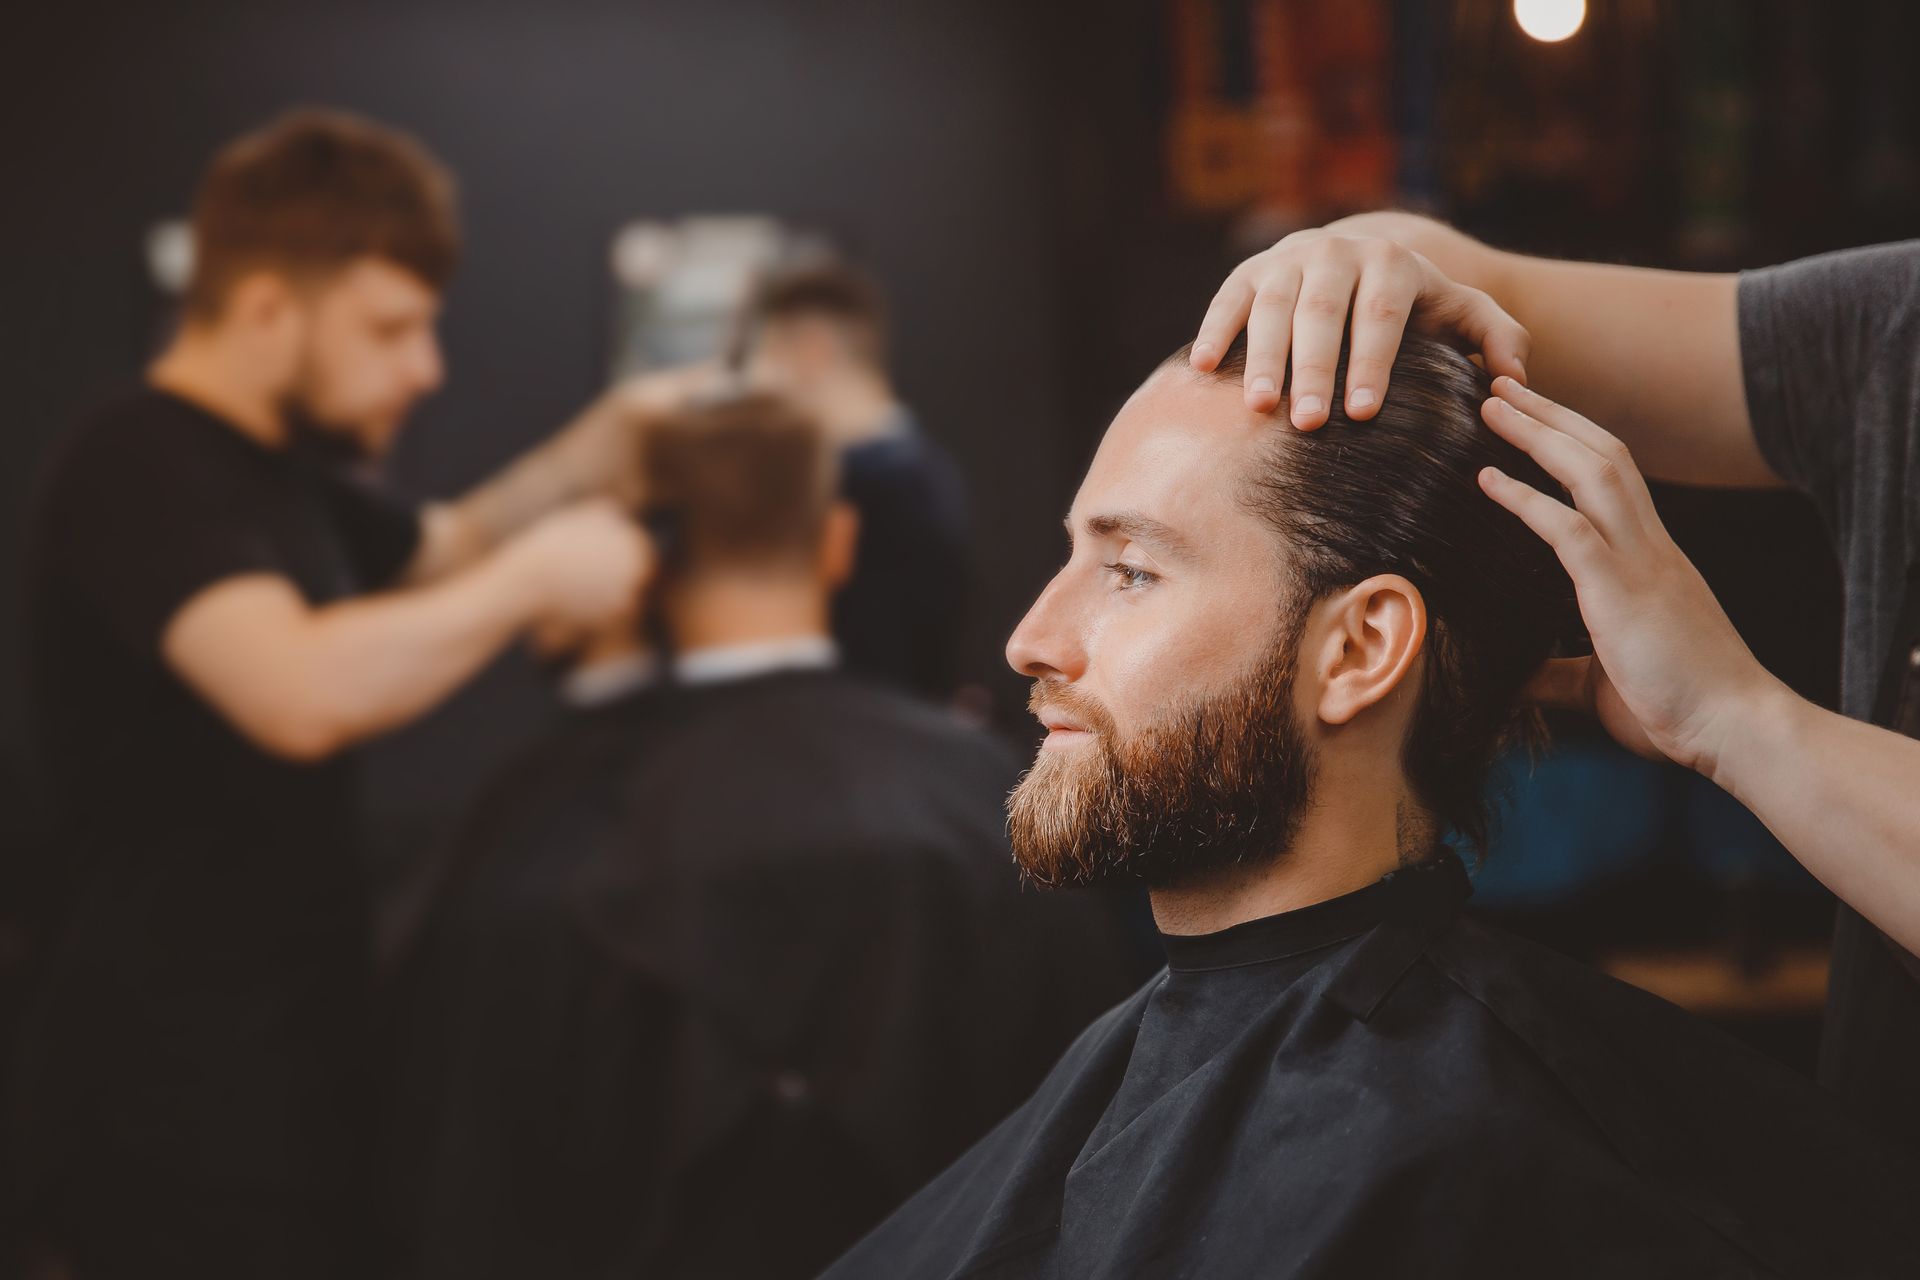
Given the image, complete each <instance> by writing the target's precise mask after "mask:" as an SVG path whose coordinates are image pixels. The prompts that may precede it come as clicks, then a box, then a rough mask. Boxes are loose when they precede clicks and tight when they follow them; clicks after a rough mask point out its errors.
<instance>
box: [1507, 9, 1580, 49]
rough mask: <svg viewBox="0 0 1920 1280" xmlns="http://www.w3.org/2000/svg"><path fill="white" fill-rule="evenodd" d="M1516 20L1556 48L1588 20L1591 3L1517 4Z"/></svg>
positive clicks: (1534, 35) (1539, 39)
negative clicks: (1556, 45) (1588, 7)
mask: <svg viewBox="0 0 1920 1280" xmlns="http://www.w3.org/2000/svg"><path fill="white" fill-rule="evenodd" d="M1513 20H1514V21H1515V22H1517V23H1519V24H1520V29H1521V30H1522V31H1524V32H1526V33H1527V34H1528V35H1530V36H1532V37H1533V38H1534V39H1535V40H1538V41H1540V42H1541V43H1543V44H1554V43H1556V42H1558V41H1561V40H1565V39H1566V38H1567V37H1568V36H1570V35H1572V34H1573V33H1574V32H1576V31H1578V30H1579V29H1580V24H1581V23H1583V22H1585V21H1586V20H1587V0H1513Z"/></svg>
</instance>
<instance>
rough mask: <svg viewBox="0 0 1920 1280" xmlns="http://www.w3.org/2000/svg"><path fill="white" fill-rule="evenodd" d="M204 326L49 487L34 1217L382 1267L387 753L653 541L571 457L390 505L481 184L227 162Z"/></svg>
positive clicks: (324, 1267) (20, 1116)
mask: <svg viewBox="0 0 1920 1280" xmlns="http://www.w3.org/2000/svg"><path fill="white" fill-rule="evenodd" d="M193 231H194V242H195V259H194V266H193V274H192V278H191V281H190V284H189V288H188V291H187V295H186V299H185V315H184V317H183V321H182V324H181V327H180V328H179V330H178V333H177V335H176V336H175V337H174V338H173V340H172V341H171V343H170V344H169V345H168V346H167V347H166V349H165V350H164V351H163V352H162V353H161V354H160V356H159V358H158V359H156V360H155V361H154V363H153V364H152V365H151V366H150V367H149V368H148V370H147V371H146V376H145V378H144V381H143V383H142V385H141V386H140V387H139V388H138V389H137V390H134V391H131V392H129V393H127V394H124V395H122V396H121V397H120V398H118V399H116V400H113V401H112V402H111V403H109V404H108V405H106V407H104V408H102V409H101V410H99V411H98V412H97V413H95V414H94V415H93V416H92V417H90V418H89V419H87V420H86V421H85V422H83V423H81V424H80V425H79V426H78V428H77V429H76V430H74V431H72V432H71V433H70V434H69V435H68V436H67V437H66V438H65V439H64V440H63V441H62V442H61V445H60V447H59V448H58V449H57V451H56V453H55V455H54V457H53V460H52V462H51V464H50V466H49V468H48V470H47V472H46V474H45V475H44V476H43V477H42V484H41V488H40V491H39V494H38V499H37V505H36V508H35V512H34V515H33V518H32V529H31V540H32V549H31V552H30V563H29V591H30V598H29V609H30V614H29V626H30V629H31V640H30V649H31V658H30V660H31V668H32V669H31V674H32V682H33V694H34V698H35V719H36V729H37V735H38V741H39V746H40V750H41V752H42V756H43V760H44V764H45V768H46V773H47V776H48V779H49V782H50V785H51V789H52V792H53V794H52V797H51V798H52V801H53V804H54V807H55V811H56V824H57V837H58V838H57V844H56V847H57V855H58V856H59V857H60V858H62V859H64V860H66V862H67V863H68V864H69V865H70V867H71V874H72V877H73V880H74V884H73V888H72V890H71V893H70V894H69V895H68V901H67V902H66V904H65V909H64V912H63V918H62V920H61V922H60V924H59V926H58V927H57V928H56V929H55V930H54V931H53V936H52V939H51V941H50V943H49V948H50V950H49V954H48V955H47V956H46V957H45V964H44V980H43V982H42V984H41V986H40V989H39V990H38V991H37V993H36V996H35V1000H34V1006H33V1008H32V1010H31V1011H30V1013H29V1016H28V1023H27V1026H26V1027H25V1029H24V1034H23V1036H22V1045H21V1049H22V1061H21V1064H20V1075H19V1091H18V1096H17V1099H16V1101H17V1107H16V1109H15V1113H14V1115H13V1117H12V1124H11V1126H10V1128H11V1129H12V1132H11V1133H9V1134H8V1135H7V1143H8V1145H9V1146H11V1147H12V1148H13V1150H12V1153H11V1157H10V1158H11V1160H12V1162H13V1164H14V1167H15V1169H16V1170H17V1171H18V1173H17V1176H16V1177H15V1179H14V1182H15V1185H14V1186H13V1187H12V1188H11V1190H12V1192H13V1193H14V1196H15V1197H16V1199H15V1205H16V1211H17V1212H19V1213H20V1214H21V1215H22V1220H23V1221H24V1223H25V1224H26V1226H27V1227H28V1230H29V1231H30V1233H31V1235H32V1238H33V1239H34V1240H35V1241H36V1242H37V1248H38V1250H39V1252H40V1253H41V1254H42V1255H44V1257H45V1258H47V1259H49V1260H57V1263H54V1262H50V1263H49V1265H58V1266H59V1267H61V1268H64V1272H63V1273H64V1274H68V1275H71V1276H73V1277H75V1278H76V1280H95V1278H96V1277H115V1276H160V1275H193V1276H196V1277H221V1276H234V1277H241V1276H244V1277H248V1278H250V1280H272V1278H277V1277H295V1276H315V1277H320V1276H327V1277H337V1276H343V1275H353V1274H359V1272H358V1270H357V1268H356V1249H357V1248H358V1246H359V1242H360V1237H361V1225H360V1224H361V1209H360V1205H359V1203H358V1201H359V1199H360V1197H361V1195H362V1194H363V1184H364V1178H363V1174H362V1170H361V1168H360V1163H361V1160H362V1151H361V1147H362V1142H361V1133H360V1126H361V1123H362V1119H363V1116H364V1101H363V1098H362V1085H363V1082H362V1076H363V1067H362V1064H361V1061H360V1059H361V1056H362V1052H363V1044H364V1035H363V1028H362V1010H363V997H364V986H365V982H364V969H365V966H366V964H367V959H366V932H367V930H366V917H367V914H368V909H369V900H368V899H369V891H368V888H367V885H366V884H365V882H364V880H363V868H362V866H361V864H360V861H359V854H358V851H357V848H356V839H355V832H354V829H353V827H354V824H353V820H352V796H351V790H350V789H351V783H352V777H353V774H352V748H353V747H354V746H355V745H356V744H358V743H361V742H364V741H365V740H367V739H369V738H372V737H374V736H376V735H378V734H380V733H382V732H384V731H387V730H390V729H393V728H395V727H397V726H400V725H403V724H405V723H407V722H408V721H410V720H412V719H414V718H415V717H417V716H419V715H421V714H422V713H423V712H425V711H427V710H428V709H430V708H432V707H433V706H434V705H436V704H437V703H439V702H440V701H441V700H442V699H444V698H445V697H447V696H448V695H449V694H451V693H452V692H453V691H454V690H455V689H457V688H458V687H460V685H461V684H462V683H463V682H465V681H466V680H467V679H468V678H469V677H470V676H472V675H473V674H475V673H476V672H477V671H478V670H480V668H481V667H482V666H484V665H485V664H486V663H487V662H488V661H489V660H491V659H492V658H493V657H494V656H495V655H496V654H498V653H499V652H500V651H501V650H502V648H503V647H505V646H506V645H507V644H509V643H510V642H511V641H512V640H513V639H514V638H515V637H516V636H518V635H519V634H521V633H522V632H523V631H525V630H526V629H528V628H529V627H530V626H533V625H535V624H537V623H541V622H550V621H552V620H556V619H558V620H563V621H567V622H571V623H574V624H588V623H591V622H593V621H595V620H597V619H599V618H601V617H604V616H607V615H610V614H618V613H620V612H622V611H625V610H627V609H629V608H630V607H631V604H632V600H633V597H634V594H635V593H636V591H637V590H638V588H639V585H640V583H641V581H642V578H643V575H644V573H645V571H646V564H647V559H648V555H649V552H648V549H647V546H646V542H645V539H644V537H643V535H642V534H641V533H640V532H639V531H638V530H637V529H636V528H635V526H634V525H633V524H632V523H631V522H630V521H629V520H627V519H625V518H624V517H623V516H622V514H621V513H620V512H619V511H618V510H617V508H615V507H614V506H613V504H612V503H610V502H607V501H605V500H596V501H592V502H587V503H582V504H578V505H574V506H572V507H570V508H568V509H564V510H557V511H556V510H553V508H554V507H555V506H556V505H558V499H559V498H560V497H564V496H565V495H566V494H567V493H568V492H569V491H570V490H569V486H568V484H565V483H559V482H556V481H554V479H553V477H552V474H551V473H552V471H553V470H554V467H553V464H551V463H550V462H542V461H540V460H539V459H535V460H533V461H531V462H528V463H526V464H523V465H522V466H520V467H517V468H516V469H515V476H513V477H510V478H509V480H508V481H506V482H502V483H499V484H496V485H493V486H489V487H487V488H486V489H483V490H482V491H481V492H479V493H478V494H476V495H474V496H472V497H470V498H468V499H465V500H463V501H461V502H458V503H454V504H450V505H447V506H441V507H429V508H427V509H426V510H424V511H421V510H416V509H411V508H408V507H405V506H401V505H398V504H396V503H395V502H394V501H392V500H390V499H388V498H386V497H383V496H382V495H381V494H379V493H377V492H375V491H374V490H372V489H370V488H368V487H366V486H365V485H363V484H362V483H361V482H360V481H359V480H358V479H356V478H355V470H354V468H350V467H348V466H346V465H345V464H346V463H347V462H348V461H349V460H352V461H355V462H358V461H361V460H365V459H371V458H378V457H379V456H380V455H382V454H383V453H385V452H386V451H387V449H388V448H389V447H390V445H391V444H392V442H393V440H394V437H395V435H396V433H397V432H399V431H400V429H401V427H402V424H403V423H404V421H405V419H406V417H407V414H408V411H409V410H410V409H411V408H412V406H413V405H414V404H415V403H416V402H417V401H418V400H419V399H420V398H421V397H422V396H424V395H427V394H428V393H430V392H432V391H433V390H434V389H435V388H436V387H437V386H438V385H439V384H440V382H441V380H442V377H443V365H442V358H441V353H440V347H439V342H438V338H437V336H436V322H437V317H438V311H439V305H440V294H441V290H442V289H443V288H444V286H445V284H446V282H447V279H448V277H449V276H450V274H451V273H452V271H453V268H454V263H455V259H456V257H457V252H458V241H459V234H458V229H457V224H456V217H455V210H454V198H453V189H452V184H451V182H450V179H449V177H448V175H447V174H446V172H445V171H444V170H443V169H442V168H441V167H440V165H439V164H438V163H437V162H436V161H435V160H434V159H433V158H432V157H431V156H429V155H428V154H427V152H426V151H425V150H423V149H422V148H421V147H420V145H419V144H417V143H416V142H414V141H413V140H412V139H410V138H408V137H406V136H404V135H402V134H398V133H395V132H393V131H391V130H388V129H386V128H383V127H381V126H379V125H376V124H373V123H370V122H368V121H365V120H361V119H357V118H353V117H349V116H344V115H337V114H330V113H321V112H299V113H295V114H292V115H289V116H286V117H284V118H282V119H280V120H278V121H277V122H275V123H273V124H271V125H270V126H268V127H266V128H263V129H261V130H260V131H258V132H256V133H253V134H250V135H248V136H246V137H243V138H241V139H239V140H238V141H235V142H233V143H232V144H230V145H229V146H227V147H226V148H224V149H223V150H221V151H220V152H219V154H218V155H217V156H216V157H215V158H214V161H213V163H212V165H211V167H210V168H209V169H208V171H207V172H206V174H205V176H204V178H203V180H202V182H201V184H200V188H199V191H198V194H197V197H196V199H195V203H194V210H193Z"/></svg>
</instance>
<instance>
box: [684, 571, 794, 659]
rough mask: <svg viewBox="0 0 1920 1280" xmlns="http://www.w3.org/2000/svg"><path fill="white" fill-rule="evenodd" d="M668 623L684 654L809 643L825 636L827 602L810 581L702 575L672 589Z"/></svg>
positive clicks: (749, 575) (787, 577) (775, 575)
mask: <svg viewBox="0 0 1920 1280" xmlns="http://www.w3.org/2000/svg"><path fill="white" fill-rule="evenodd" d="M667 621H668V625H669V627H670V629H671V630H672V632H673V639H674V645H675V646H676V647H677V648H678V649H679V651H680V652H682V653H691V652H693V651H694V650H696V649H716V648H719V647H721V646H723V645H736V644H764V643H767V642H769V641H775V640H811V639H816V638H820V637H824V636H827V635H828V634H829V629H828V628H829V623H828V598H827V593H826V592H825V591H824V590H823V589H822V587H821V585H820V583H819V582H818V581H817V580H815V579H812V578H808V577H800V576H793V575H783V574H778V573H772V572H769V573H766V574H753V573H738V574H713V575H702V576H701V577H699V578H696V579H693V580H691V581H687V582H683V583H680V584H679V585H677V586H676V587H675V589H674V591H673V595H672V599H671V601H670V603H669V605H668V609H667Z"/></svg>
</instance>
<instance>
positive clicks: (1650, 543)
mask: <svg viewBox="0 0 1920 1280" xmlns="http://www.w3.org/2000/svg"><path fill="white" fill-rule="evenodd" d="M1481 416H1482V417H1484V418H1485V419H1486V422H1487V425H1488V426H1490V427H1492V428H1493V430H1494V431H1495V432H1496V433H1498V434H1499V435H1500V436H1502V437H1503V438H1505V439H1506V440H1508V441H1510V442H1511V443H1512V444H1514V445H1515V446H1517V447H1518V448H1520V449H1521V450H1522V451H1524V452H1525V453H1527V454H1528V455H1529V456H1531V457H1532V458H1533V460H1534V461H1535V462H1537V463H1539V464H1540V466H1541V467H1542V468H1543V469H1544V470H1545V471H1546V472H1547V473H1548V474H1549V475H1551V476H1552V477H1553V478H1554V479H1556V480H1558V481H1559V482H1560V483H1561V484H1563V485H1565V486H1566V488H1567V491H1568V492H1569V493H1570V494H1571V495H1572V497H1573V506H1568V505H1567V504H1566V503H1564V502H1561V501H1559V500H1558V499H1557V498H1554V497H1549V496H1548V495H1546V494H1544V493H1541V492H1540V491H1539V490H1537V489H1535V488H1533V487H1532V486H1531V485H1529V484H1526V483H1524V482H1523V481H1520V480H1516V479H1514V478H1513V477H1511V476H1508V475H1506V474H1505V473H1504V472H1502V471H1500V470H1499V469H1497V468H1494V467H1488V468H1486V469H1485V470H1484V471H1482V472H1481V473H1480V487H1481V488H1482V489H1484V490H1485V491H1486V493H1487V494H1488V496H1490V497H1491V498H1493V500H1494V501H1496V502H1498V503H1499V504H1500V505H1501V506H1503V507H1505V508H1506V509H1507V510H1509V511H1511V512H1513V514H1514V515H1516V516H1518V517H1520V519H1521V520H1522V521H1524V522H1525V523H1526V525H1527V527H1528V528H1530V529H1532V530H1533V531H1534V532H1535V533H1537V534H1539V535H1540V537H1542V538H1544V539H1545V540H1546V541H1547V543H1548V544H1549V545H1550V546H1551V547H1552V548H1553V550H1554V553H1555V554H1556V555H1558V556H1559V558H1560V563H1561V564H1562V565H1563V566H1565V568H1566V570H1567V573H1568V575H1569V576H1571V577H1572V579H1573V585H1574V590H1575V591H1576V593H1577V594H1578V597H1579V601H1580V615H1581V617H1582V618H1584V619H1585V621H1586V624H1587V630H1588V632H1589V633H1590V634H1591V635H1592V637H1593V649H1594V652H1593V656H1592V657H1590V658H1565V659H1559V660H1556V661H1553V662H1549V663H1548V664H1547V666H1546V667H1545V668H1544V669H1543V670H1542V671H1541V673H1540V674H1539V676H1538V677H1536V679H1535V681H1534V683H1533V687H1532V689H1531V693H1532V694H1533V696H1534V698H1535V700H1536V701H1537V702H1539V703H1541V704H1543V705H1546V706H1558V707H1567V708H1573V709H1578V710H1585V711H1587V712H1589V713H1591V714H1593V715H1596V716H1598V717H1599V720H1600V723H1601V724H1602V725H1603V726H1604V727H1605V728H1606V730H1607V732H1608V733H1610V734H1612V735H1613V737H1614V739H1615V740H1616V741H1618V742H1619V743H1620V744H1621V745H1622V746H1625V747H1627V748H1628V749H1629V750H1632V751H1634V752H1637V753H1638V754H1640V755H1643V756H1649V757H1652V758H1654V759H1661V758H1665V759H1669V760H1673V761H1676V762H1678V763H1680V764H1683V765H1686V766H1687V767H1688V768H1693V769H1710V768H1711V765H1712V762H1713V761H1714V760H1715V759H1717V758H1718V756H1719V754H1720V749H1721V740H1722V738H1723V737H1724V735H1725V733H1726V732H1727V731H1728V727H1729V726H1730V724H1731V723H1733V722H1734V720H1735V719H1736V717H1733V716H1731V715H1729V714H1727V713H1728V712H1729V711H1731V710H1732V709H1733V708H1735V707H1737V706H1740V705H1743V704H1745V703H1746V702H1747V700H1748V699H1751V698H1755V697H1760V696H1764V695H1766V694H1768V693H1770V692H1774V691H1777V690H1778V689H1780V688H1781V685H1780V682H1779V681H1778V680H1777V679H1775V678H1774V677H1773V676H1772V675H1771V674H1769V673H1768V672H1767V670H1766V669H1765V668H1764V667H1762V666H1761V665H1760V663H1759V661H1758V660H1757V659H1755V658H1754V656H1753V654H1752V652H1751V651H1750V650H1749V649H1748V648H1747V646H1746V642H1745V641H1743V640H1741V638H1740V636H1739V634H1738V633H1737V632H1735V631H1734V629H1733V623H1732V622H1730V621H1729V620H1728V618H1727V615H1726V611H1725V610H1723V609H1722V608H1721V607H1720V602H1719V601H1718V600H1715V599H1714V597H1713V592H1712V591H1711V590H1710V589H1709V588H1708V586H1707V583H1706V580H1705V579H1704V578H1702V577H1701V576H1700V571H1699V570H1697V569H1695V568H1694V567H1693V563H1692V561H1690V560H1688V559H1687V557H1686V556H1685V555H1684V554H1683V553H1682V552H1681V550H1680V548H1679V547H1678V546H1676V545H1675V544H1674V541H1673V538H1672V536H1671V535H1669V534H1668V533H1667V530H1666V526H1665V525H1663V524H1662V523H1661V522H1660V517H1659V515H1658V514H1657V513H1656V512H1655V511H1654V508H1653V497H1652V495H1651V494H1650V493H1648V491H1647V482H1646V480H1645V479H1644V478H1643V477H1642V476H1641V474H1640V471H1639V469H1638V468H1637V467H1636V466H1634V463H1633V459H1632V457H1630V456H1629V455H1628V453H1627V447H1626V446H1625V445H1623V444H1621V443H1620V441H1619V440H1617V439H1615V438H1614V437H1613V436H1612V435H1610V434H1608V433H1607V432H1605V431H1603V430H1601V429H1600V428H1599V427H1597V426H1595V425H1594V424H1593V423H1591V422H1589V421H1587V420H1586V419H1585V418H1583V417H1581V416H1580V415H1579V414H1577V413H1575V412H1574V411H1573V410H1571V409H1568V408H1565V407H1563V406H1561V405H1558V404H1555V403H1554V402H1553V401H1551V400H1549V399H1547V398H1546V397H1545V396H1542V395H1539V394H1538V393H1536V392H1533V391H1529V390H1527V389H1526V388H1525V387H1523V386H1520V385H1519V384H1518V383H1516V382H1514V381H1513V380H1512V379H1511V378H1499V379H1496V380H1495V382H1494V398H1493V399H1491V400H1488V401H1487V402H1486V404H1485V405H1484V406H1483V408H1482V411H1481Z"/></svg>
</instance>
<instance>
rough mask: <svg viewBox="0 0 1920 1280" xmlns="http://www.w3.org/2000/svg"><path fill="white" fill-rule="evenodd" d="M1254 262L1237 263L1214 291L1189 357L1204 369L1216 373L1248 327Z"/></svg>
mask: <svg viewBox="0 0 1920 1280" xmlns="http://www.w3.org/2000/svg"><path fill="white" fill-rule="evenodd" d="M1252 265H1253V264H1252V263H1251V262H1243V263H1241V264H1240V265H1239V266H1238V267H1235V268H1234V271H1233V274H1232V275H1230V276H1228V277H1227V278H1226V280H1225V281H1224V282H1223V283H1222V284H1221V286H1220V287H1219V289H1217V290H1215V291H1214V295H1213V301H1212V302H1210V303H1208V304H1207V314H1206V317H1205V318H1204V319H1202V320H1201V321H1200V332H1199V334H1198V335H1197V336H1196V337H1195V338H1194V340H1193V353H1192V354H1191V355H1190V356H1189V357H1188V363H1190V364H1191V365H1192V366H1193V367H1194V368H1195V369H1198V370H1199V371H1200V372H1201V373H1212V372H1213V371H1214V369H1215V368H1216V367H1218V365H1219V364H1220V357H1221V356H1224V355H1225V354H1226V353H1227V348H1228V347H1230V346H1232V345H1233V340H1234V338H1236V337H1238V336H1239V333H1240V330H1241V329H1243V328H1245V327H1246V323H1247V313H1248V312H1249V311H1250V310H1251V309H1252V308H1253V295H1254V292H1255V289H1256V286H1255V283H1254V279H1253V272H1252V270H1251V267H1252ZM1283 358H1284V357H1283Z"/></svg>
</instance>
